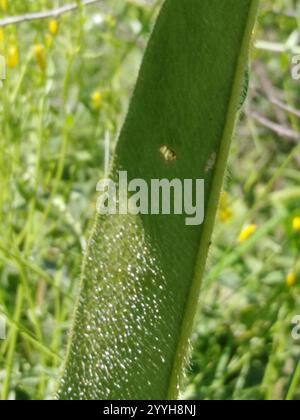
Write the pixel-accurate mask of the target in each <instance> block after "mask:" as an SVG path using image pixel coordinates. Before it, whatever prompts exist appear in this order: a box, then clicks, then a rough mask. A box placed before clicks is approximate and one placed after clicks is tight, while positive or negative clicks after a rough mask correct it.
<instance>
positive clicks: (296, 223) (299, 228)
mask: <svg viewBox="0 0 300 420" xmlns="http://www.w3.org/2000/svg"><path fill="white" fill-rule="evenodd" d="M293 229H294V231H295V232H300V217H295V218H294V219H293Z"/></svg>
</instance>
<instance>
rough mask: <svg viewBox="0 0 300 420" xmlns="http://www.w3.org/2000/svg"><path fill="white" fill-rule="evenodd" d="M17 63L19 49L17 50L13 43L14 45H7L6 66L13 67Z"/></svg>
mask: <svg viewBox="0 0 300 420" xmlns="http://www.w3.org/2000/svg"><path fill="white" fill-rule="evenodd" d="M18 64H19V50H18V47H16V46H15V45H14V46H11V47H9V49H8V53H7V61H6V65H7V67H10V68H13V67H17V65H18Z"/></svg>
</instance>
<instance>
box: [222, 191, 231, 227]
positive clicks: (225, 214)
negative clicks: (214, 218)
mask: <svg viewBox="0 0 300 420" xmlns="http://www.w3.org/2000/svg"><path fill="white" fill-rule="evenodd" d="M232 215H233V213H232V210H231V208H230V206H229V203H228V195H227V193H226V192H223V193H222V194H221V198H220V206H219V219H220V221H221V222H227V220H230V219H231V218H232Z"/></svg>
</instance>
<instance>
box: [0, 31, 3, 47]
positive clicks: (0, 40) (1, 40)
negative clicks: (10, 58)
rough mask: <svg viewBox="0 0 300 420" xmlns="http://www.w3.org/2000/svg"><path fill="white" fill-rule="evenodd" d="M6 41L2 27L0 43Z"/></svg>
mask: <svg viewBox="0 0 300 420" xmlns="http://www.w3.org/2000/svg"><path fill="white" fill-rule="evenodd" d="M3 41H4V29H3V28H0V44H2V43H3Z"/></svg>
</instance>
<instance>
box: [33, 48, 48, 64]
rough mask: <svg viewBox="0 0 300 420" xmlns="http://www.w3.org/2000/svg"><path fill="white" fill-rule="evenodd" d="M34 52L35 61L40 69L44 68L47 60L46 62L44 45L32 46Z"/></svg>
mask: <svg viewBox="0 0 300 420" xmlns="http://www.w3.org/2000/svg"><path fill="white" fill-rule="evenodd" d="M34 53H35V58H36V61H37V63H38V65H39V67H40V69H41V70H45V68H46V65H47V62H46V54H45V47H44V45H42V44H37V45H35V46H34Z"/></svg>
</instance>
